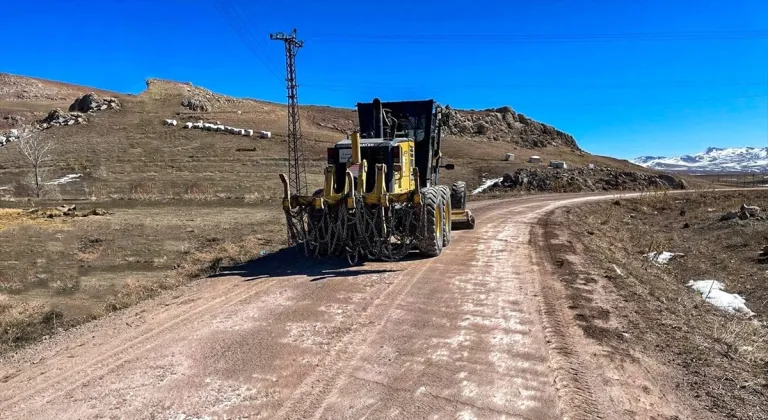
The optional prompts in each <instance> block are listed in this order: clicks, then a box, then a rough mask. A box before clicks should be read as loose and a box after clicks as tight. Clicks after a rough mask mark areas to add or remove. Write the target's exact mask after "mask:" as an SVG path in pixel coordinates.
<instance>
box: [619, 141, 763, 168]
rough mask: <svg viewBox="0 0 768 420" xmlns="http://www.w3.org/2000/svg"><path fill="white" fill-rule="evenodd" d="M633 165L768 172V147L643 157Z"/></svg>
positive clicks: (711, 148)
mask: <svg viewBox="0 0 768 420" xmlns="http://www.w3.org/2000/svg"><path fill="white" fill-rule="evenodd" d="M632 163H634V164H636V165H640V166H644V167H646V168H651V169H658V170H663V171H684V172H765V171H768V147H731V148H726V149H721V148H718V147H710V148H708V149H707V150H705V151H704V152H703V153H696V154H694V155H682V156H677V157H663V156H641V157H639V158H636V159H633V160H632Z"/></svg>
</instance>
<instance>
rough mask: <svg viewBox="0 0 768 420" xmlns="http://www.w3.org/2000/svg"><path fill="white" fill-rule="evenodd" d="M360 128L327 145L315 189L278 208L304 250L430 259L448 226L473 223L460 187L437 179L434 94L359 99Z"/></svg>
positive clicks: (445, 240)
mask: <svg viewBox="0 0 768 420" xmlns="http://www.w3.org/2000/svg"><path fill="white" fill-rule="evenodd" d="M357 110H358V119H359V123H360V127H359V130H357V131H355V132H353V133H352V134H351V135H350V136H349V137H350V138H349V139H348V140H342V141H340V142H338V143H336V144H335V145H334V146H333V147H331V148H329V149H328V166H326V168H325V171H324V175H325V182H324V185H323V188H322V189H319V190H317V191H315V193H314V194H312V195H311V196H301V195H291V194H290V185H288V180H287V178H286V177H285V175H283V174H280V180H281V181H282V182H283V193H284V197H283V202H282V204H283V210H284V212H285V215H286V220H287V223H288V231H289V234H290V235H291V238H292V240H293V241H294V243H297V244H300V245H302V246H303V247H304V249H305V251H306V252H307V254H308V255H314V256H318V257H324V256H337V257H342V256H346V257H347V258H348V259H349V261H350V263H353V262H354V261H357V260H358V258H360V257H362V258H367V259H380V260H390V261H391V260H398V259H401V258H403V257H404V256H405V255H407V254H408V252H410V251H411V250H412V249H417V250H418V251H419V252H420V253H421V254H423V255H426V256H430V257H436V256H438V255H440V253H441V252H442V249H443V247H445V246H448V245H449V244H450V242H451V232H452V231H453V230H454V228H461V227H466V228H470V229H471V228H474V224H475V219H474V216H473V215H472V213H471V212H470V211H469V210H467V209H466V196H467V195H466V187H465V185H464V183H463V182H455V183H454V184H453V185H452V186H451V187H448V186H446V185H439V184H438V174H439V169H440V168H444V169H448V170H450V169H453V165H450V164H448V165H444V166H441V165H440V163H441V159H442V155H441V153H440V141H441V127H442V124H443V122H444V116H443V114H442V109H441V108H440V107H439V106H438V105H436V104H435V102H434V101H433V100H423V101H401V102H381V101H379V99H374V100H373V102H372V103H358V104H357Z"/></svg>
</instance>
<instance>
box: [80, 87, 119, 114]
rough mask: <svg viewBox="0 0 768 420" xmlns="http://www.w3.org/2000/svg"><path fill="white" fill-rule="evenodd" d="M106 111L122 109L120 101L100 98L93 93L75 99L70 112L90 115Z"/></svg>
mask: <svg viewBox="0 0 768 420" xmlns="http://www.w3.org/2000/svg"><path fill="white" fill-rule="evenodd" d="M106 109H120V101H119V100H118V99H117V98H110V97H105V98H99V96H98V95H96V94H95V93H93V92H91V93H88V94H85V95H83V96H81V97H79V98H77V99H75V101H74V102H72V104H71V105H70V106H69V112H82V113H88V112H94V111H104V110H106Z"/></svg>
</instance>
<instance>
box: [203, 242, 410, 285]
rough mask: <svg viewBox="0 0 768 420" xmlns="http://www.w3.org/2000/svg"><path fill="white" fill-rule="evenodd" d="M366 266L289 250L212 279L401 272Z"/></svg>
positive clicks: (315, 277) (314, 277)
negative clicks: (318, 257) (351, 264)
mask: <svg viewBox="0 0 768 420" xmlns="http://www.w3.org/2000/svg"><path fill="white" fill-rule="evenodd" d="M364 267H365V263H363V262H360V263H358V264H357V265H354V266H350V265H349V263H348V262H347V260H346V259H335V258H334V259H331V258H329V259H317V258H313V257H307V256H306V255H304V251H303V249H300V248H297V247H291V248H285V249H282V250H280V251H277V252H274V253H272V254H267V255H265V256H263V257H261V258H258V259H255V260H252V261H249V262H247V263H245V264H240V265H236V266H233V267H231V268H228V269H226V270H224V271H221V272H219V273H218V274H215V275H213V276H211V277H213V278H215V277H231V276H240V277H244V278H245V281H253V280H260V279H264V278H276V277H294V276H306V277H309V278H310V279H309V281H320V280H327V279H330V278H343V277H356V276H360V275H365V274H381V273H393V272H397V271H400V270H390V269H373V268H370V269H366V268H364Z"/></svg>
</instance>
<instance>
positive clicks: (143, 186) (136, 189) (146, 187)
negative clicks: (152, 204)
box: [131, 182, 158, 200]
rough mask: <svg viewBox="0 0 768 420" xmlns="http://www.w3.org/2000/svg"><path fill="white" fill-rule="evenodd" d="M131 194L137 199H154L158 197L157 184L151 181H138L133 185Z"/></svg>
mask: <svg viewBox="0 0 768 420" xmlns="http://www.w3.org/2000/svg"><path fill="white" fill-rule="evenodd" d="M131 194H132V195H133V198H135V199H137V200H154V199H156V198H157V197H158V193H157V191H156V189H155V185H154V184H152V183H151V182H138V183H136V184H133V186H132V187H131Z"/></svg>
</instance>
